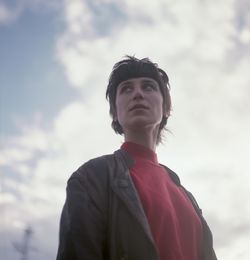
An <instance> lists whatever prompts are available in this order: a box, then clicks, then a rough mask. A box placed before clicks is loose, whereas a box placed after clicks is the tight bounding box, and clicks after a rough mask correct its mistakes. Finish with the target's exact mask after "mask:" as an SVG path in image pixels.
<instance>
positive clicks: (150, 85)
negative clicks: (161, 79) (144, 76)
mask: <svg viewBox="0 0 250 260" xmlns="http://www.w3.org/2000/svg"><path fill="white" fill-rule="evenodd" d="M143 88H144V89H145V90H147V91H152V90H156V86H155V84H154V83H151V82H146V83H144V85H143Z"/></svg>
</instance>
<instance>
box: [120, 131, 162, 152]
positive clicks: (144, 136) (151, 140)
mask: <svg viewBox="0 0 250 260" xmlns="http://www.w3.org/2000/svg"><path fill="white" fill-rule="evenodd" d="M157 133H158V129H157V131H154V132H153V133H152V132H151V131H143V132H141V131H134V130H133V131H129V130H128V131H126V132H125V133H124V139H125V142H133V143H136V144H140V145H143V146H145V147H147V148H149V149H150V150H152V151H154V152H155V150H156V141H157Z"/></svg>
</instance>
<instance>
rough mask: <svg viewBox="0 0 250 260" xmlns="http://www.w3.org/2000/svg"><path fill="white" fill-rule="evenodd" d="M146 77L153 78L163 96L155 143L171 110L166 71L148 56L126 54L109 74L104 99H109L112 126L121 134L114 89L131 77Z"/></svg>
mask: <svg viewBox="0 0 250 260" xmlns="http://www.w3.org/2000/svg"><path fill="white" fill-rule="evenodd" d="M139 77H148V78H152V79H154V80H155V81H156V82H157V83H158V84H159V87H160V91H161V94H162V97H163V112H164V114H166V115H167V116H163V118H162V121H161V123H160V127H159V132H158V135H157V144H159V143H160V142H161V141H162V138H161V131H162V129H164V128H165V126H166V124H167V119H168V116H169V113H170V110H171V97H170V93H169V91H170V84H169V78H168V75H167V73H166V72H165V71H164V70H162V69H161V68H159V67H158V64H157V63H153V62H152V61H151V60H150V59H149V58H143V59H137V58H135V57H134V56H129V55H126V56H125V59H123V60H121V61H119V62H117V63H116V64H115V65H114V67H113V70H112V72H111V74H110V76H109V82H108V86H107V90H106V99H107V100H108V101H109V113H110V115H111V117H112V119H113V120H112V124H111V125H112V128H113V129H114V131H115V132H116V133H119V134H123V129H122V127H121V125H120V124H119V122H118V121H117V120H114V116H115V115H116V105H115V103H116V91H117V87H118V85H119V84H120V83H121V82H123V81H125V80H128V79H131V78H139Z"/></svg>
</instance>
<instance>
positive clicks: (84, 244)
mask: <svg viewBox="0 0 250 260" xmlns="http://www.w3.org/2000/svg"><path fill="white" fill-rule="evenodd" d="M90 189H92V191H93V190H95V187H91V185H90V186H89V183H88V180H87V178H86V176H84V177H83V176H80V175H79V174H78V175H77V174H75V175H74V174H73V176H72V177H71V178H70V179H69V181H68V185H67V195H66V202H65V204H64V207H63V211H62V215H61V221H60V232H59V248H58V252H57V260H83V259H84V260H103V259H105V258H104V254H105V240H106V239H105V238H106V230H105V229H106V225H105V216H104V215H105V214H104V212H103V211H102V209H101V208H100V207H99V206H98V204H100V202H98V196H91V194H90V192H89V190H90Z"/></svg>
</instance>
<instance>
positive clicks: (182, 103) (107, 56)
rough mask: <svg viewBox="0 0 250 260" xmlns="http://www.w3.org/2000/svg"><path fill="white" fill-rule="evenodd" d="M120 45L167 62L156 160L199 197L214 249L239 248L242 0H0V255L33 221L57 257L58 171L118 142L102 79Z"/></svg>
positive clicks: (247, 220) (249, 183) (40, 256)
mask: <svg viewBox="0 0 250 260" xmlns="http://www.w3.org/2000/svg"><path fill="white" fill-rule="evenodd" d="M125 54H130V55H136V57H138V58H143V57H149V58H150V59H152V60H153V61H154V62H156V63H158V64H159V66H160V67H162V68H163V69H164V70H166V71H167V73H168V75H169V78H170V84H171V95H172V102H173V111H172V115H171V118H170V119H169V123H168V129H169V130H170V131H171V133H170V132H169V133H168V132H167V133H166V134H165V141H164V144H162V145H160V146H159V147H158V150H157V152H158V157H159V160H160V162H161V163H164V164H166V165H167V166H168V167H170V168H172V169H173V170H174V171H176V172H177V173H178V174H179V176H180V178H181V180H182V183H183V184H184V186H186V187H187V188H188V189H189V190H190V191H192V193H193V194H194V195H195V197H196V198H197V200H198V202H199V204H200V206H201V208H202V209H203V212H204V215H205V217H206V219H207V221H208V223H209V224H210V227H211V229H212V231H213V234H214V244H215V250H216V252H217V255H218V258H219V259H225V260H235V259H241V260H249V259H250V252H249V243H250V201H249V198H250V172H249V171H250V170H249V169H250V160H249V154H250V148H249V147H250V138H249V133H250V121H249V118H250V105H249V104H250V103H249V98H250V73H249V68H250V0H234V1H233V0H220V1H216V0H189V1H185V0H183V1H181V0H156V1H150V0H147V1H145V0H136V1H134V0H126V1H125V0H124V1H117V0H64V1H62V0H5V1H4V0H0V90H1V93H0V101H1V104H0V109H1V111H0V116H1V121H0V131H1V136H0V137H1V140H0V141H1V142H0V149H1V153H0V167H1V169H0V192H1V193H0V212H1V215H0V259H1V260H15V259H20V254H18V252H17V251H16V250H14V247H13V242H14V243H21V242H22V236H23V232H24V229H25V228H26V227H27V226H31V227H32V229H33V234H32V242H31V247H32V248H33V250H32V251H31V252H30V259H36V260H44V259H47V260H53V259H55V255H56V250H57V244H58V226H59V217H60V213H61V209H62V206H63V203H64V200H65V187H66V181H67V179H68V178H69V176H70V175H71V174H72V172H73V171H74V170H76V169H77V168H78V167H79V166H80V165H81V164H83V163H84V162H86V161H87V160H89V159H91V158H93V157H97V156H99V155H102V154H106V153H112V152H113V151H114V150H116V149H118V148H119V147H120V145H121V144H122V142H123V138H122V136H117V135H116V134H115V133H114V132H113V131H112V129H111V127H110V123H111V119H110V117H109V114H108V109H109V108H108V104H107V101H106V100H105V89H106V85H107V80H108V76H109V73H110V72H111V68H112V66H113V64H114V63H115V62H117V61H118V60H120V59H121V58H122V57H123V56H124V55H125Z"/></svg>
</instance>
